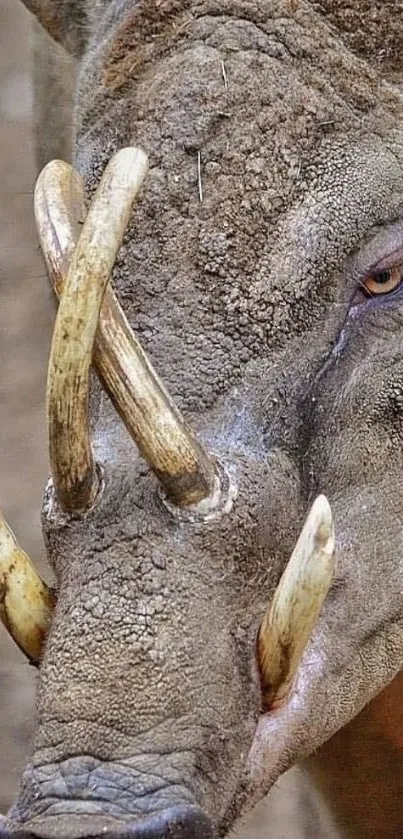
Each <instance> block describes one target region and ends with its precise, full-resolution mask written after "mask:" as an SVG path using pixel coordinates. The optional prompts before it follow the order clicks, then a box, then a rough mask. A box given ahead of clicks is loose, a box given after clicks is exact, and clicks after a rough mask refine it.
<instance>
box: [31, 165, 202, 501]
mask: <svg viewBox="0 0 403 839" xmlns="http://www.w3.org/2000/svg"><path fill="white" fill-rule="evenodd" d="M83 213H84V210H83V187H82V181H81V178H80V176H79V175H78V173H77V172H75V171H74V170H73V169H72V168H71V167H70V166H68V165H67V164H66V163H62V162H61V161H53V162H52V163H49V164H48V165H47V166H46V167H45V169H44V170H43V172H42V173H41V175H40V176H39V178H38V181H37V185H36V190H35V215H36V221H37V227H38V232H39V237H40V241H41V246H42V250H43V253H44V256H45V260H46V264H47V267H48V271H49V274H50V277H51V280H52V283H53V285H54V288H55V290H56V292H57V294H58V295H60V294H61V291H62V289H63V283H64V278H65V276H66V273H67V270H68V266H69V262H70V260H71V258H72V255H73V253H74V249H75V246H76V243H77V241H78V239H79V235H80V227H79V221H80V220H82V218H83V217H84V216H83ZM107 226H108V220H106V228H107ZM63 296H64V295H63ZM94 363H95V366H96V368H97V371H98V373H99V375H100V378H101V380H102V382H103V385H104V387H105V389H106V390H107V392H108V394H109V396H110V398H111V399H112V401H113V404H114V405H115V408H116V410H117V411H118V413H119V415H120V416H121V418H122V420H123V421H124V423H125V424H126V427H127V428H128V431H129V432H130V434H131V436H132V437H133V439H134V440H135V442H136V443H137V445H138V447H139V449H140V451H141V453H142V455H143V457H144V458H145V459H146V460H147V462H148V463H149V465H150V466H151V468H152V469H153V470H154V472H155V473H156V475H157V477H158V478H159V480H160V481H161V483H162V484H163V486H164V489H165V491H166V493H167V495H168V497H169V498H171V500H172V501H174V502H175V503H176V504H179V505H181V506H186V505H189V504H196V503H198V502H199V501H201V500H202V499H204V498H208V497H209V496H211V495H212V493H213V491H214V489H215V487H216V482H217V476H216V471H215V467H214V463H213V461H212V460H211V458H210V457H209V456H208V454H207V453H206V452H205V451H204V450H203V448H202V447H201V445H200V444H199V442H198V441H197V439H196V438H195V436H194V435H193V433H192V432H191V430H190V428H189V427H188V426H187V424H186V422H185V420H184V419H183V417H182V416H181V414H180V412H179V411H178V409H177V408H176V406H175V404H174V402H173V401H172V400H171V398H170V396H169V394H168V393H167V391H166V390H165V388H164V385H163V384H162V382H161V380H160V379H159V377H158V376H157V374H156V372H155V370H154V369H153V367H152V365H151V364H150V362H149V360H148V358H147V356H146V355H145V353H144V352H143V350H142V348H141V345H140V344H139V342H138V341H137V339H136V337H135V335H134V334H133V332H132V330H131V327H130V325H129V323H128V321H127V319H126V317H125V315H124V313H123V311H122V309H121V307H120V306H119V303H118V301H117V299H116V297H115V294H114V292H113V290H112V288H111V287H110V285H109V286H108V287H107V289H106V293H105V296H104V299H103V303H102V308H101V313H100V318H99V324H98V330H97V334H96V339H95V347H94Z"/></svg>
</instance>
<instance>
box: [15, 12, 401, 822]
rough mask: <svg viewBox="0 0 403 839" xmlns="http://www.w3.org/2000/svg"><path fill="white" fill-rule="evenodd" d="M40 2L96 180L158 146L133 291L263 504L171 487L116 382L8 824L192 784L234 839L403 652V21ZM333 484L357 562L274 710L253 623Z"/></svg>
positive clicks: (345, 549)
mask: <svg viewBox="0 0 403 839" xmlns="http://www.w3.org/2000/svg"><path fill="white" fill-rule="evenodd" d="M25 5H27V7H28V8H29V9H30V10H31V11H33V12H34V13H35V14H36V16H37V17H38V19H39V21H40V23H42V25H43V26H44V27H45V28H46V29H47V30H48V32H49V33H50V35H51V36H52V37H53V38H55V39H56V40H57V41H58V42H59V43H61V44H62V46H63V47H64V48H65V49H66V50H67V51H68V52H69V53H70V55H72V56H74V57H75V59H76V61H77V67H78V77H77V83H76V87H75V94H74V103H75V104H74V143H73V160H74V165H75V166H76V167H77V169H78V170H79V171H80V172H81V174H82V175H83V177H84V180H85V186H86V193H87V198H88V199H89V198H90V197H91V196H92V194H93V193H94V190H95V188H96V186H97V184H98V182H99V178H100V176H101V174H102V172H103V170H104V167H105V165H106V163H107V162H108V160H109V159H110V157H111V156H112V155H113V154H114V152H116V151H117V150H118V149H119V148H121V147H123V146H125V145H139V146H141V147H142V148H144V150H145V151H146V152H147V155H148V156H149V160H150V171H149V175H148V177H147V179H146V182H145V184H144V186H143V188H142V191H141V193H140V196H139V199H138V201H137V203H136V205H135V208H134V211H133V213H132V217H131V221H130V224H129V228H128V230H127V233H126V236H125V239H124V243H123V246H122V248H121V250H120V252H119V255H118V258H117V261H116V265H115V268H114V271H113V275H112V282H113V286H114V289H115V291H116V293H117V295H118V298H119V300H120V302H121V305H122V306H123V308H124V310H125V313H126V315H127V317H128V319H129V321H130V323H131V325H132V327H133V329H134V330H135V332H136V335H137V336H138V337H139V339H140V340H141V342H142V345H143V347H144V349H145V350H146V352H147V353H148V354H149V356H150V358H151V360H152V363H153V364H154V366H155V368H156V369H157V371H158V373H159V375H160V376H161V378H162V380H163V381H164V382H165V384H166V386H167V387H168V389H169V392H170V393H171V395H172V397H173V398H174V399H175V401H176V403H177V405H178V407H179V408H180V410H181V411H182V412H183V414H184V415H185V416H186V418H187V419H188V421H189V422H190V424H191V425H192V427H193V428H194V429H195V430H196V431H197V433H198V434H199V437H200V439H201V440H202V442H203V444H204V446H205V447H206V448H207V449H208V450H209V451H210V452H211V453H212V454H213V455H214V456H215V457H216V458H217V459H218V460H219V461H220V463H221V464H222V465H223V468H224V469H225V471H226V473H227V475H228V479H229V480H230V481H231V482H232V483H233V485H236V488H237V497H236V501H235V503H234V504H233V506H232V509H231V511H230V512H229V513H226V514H224V515H221V516H219V517H217V518H216V519H213V520H211V521H204V520H202V519H199V518H197V516H192V515H187V514H185V513H184V512H181V511H180V510H179V509H178V510H173V509H172V508H171V507H170V506H168V505H167V504H166V503H164V499H163V497H162V493H161V491H160V488H159V486H158V483H157V480H156V478H155V477H154V476H153V474H152V473H150V470H149V469H148V467H147V466H146V464H145V463H144V461H143V460H142V459H141V458H140V456H139V455H138V452H137V451H136V448H135V446H134V444H133V442H132V440H131V439H130V438H129V436H128V434H127V432H126V431H125V428H124V426H123V424H122V423H121V421H120V420H119V418H118V417H117V416H116V414H115V413H114V411H113V408H112V407H111V405H110V403H109V401H108V399H107V397H106V395H105V394H103V393H102V391H101V390H100V387H99V385H98V384H97V383H95V382H94V387H93V391H92V396H91V400H92V401H91V406H92V407H91V410H92V419H93V447H94V454H95V457H96V459H97V461H98V463H99V464H100V465H101V468H102V471H103V480H104V484H103V491H102V493H101V495H100V497H99V498H98V501H97V503H96V504H95V506H94V508H93V509H92V510H91V511H90V512H89V513H87V515H86V516H84V517H69V516H67V515H65V514H63V513H62V512H61V511H60V510H59V509H58V506H57V503H56V502H55V499H54V497H53V494H52V490H51V489H49V488H48V491H47V494H46V497H45V503H44V511H43V530H44V537H45V544H46V550H47V555H48V558H49V562H50V564H51V566H52V567H53V569H54V571H55V573H56V578H57V580H58V601H57V606H56V609H55V614H54V619H53V622H52V626H51V629H50V633H49V637H48V641H47V645H46V648H45V651H44V655H43V660H42V663H41V666H40V673H39V684H38V700H37V726H36V732H35V737H34V741H33V744H32V750H31V757H30V761H29V764H28V766H27V769H26V771H25V773H24V776H23V779H22V784H21V792H20V795H19V797H18V799H17V801H16V802H15V805H14V807H13V808H12V810H11V811H10V813H9V814H8V817H7V821H6V822H5V825H6V826H7V829H8V831H9V832H10V833H11V835H17V836H21V837H23V836H35V837H43V839H45V837H46V839H52V837H55V839H57V837H64V839H78V837H81V836H83V837H84V836H90V835H91V836H92V835H98V834H99V835H102V832H101V831H103V830H106V831H109V833H108V834H107V835H111V836H112V835H115V834H114V833H113V831H114V830H115V829H116V830H117V829H118V827H119V826H120V825H122V824H126V825H129V824H132V823H133V820H134V821H135V820H139V819H140V818H145V817H146V816H153V817H154V816H155V814H157V815H158V814H159V813H160V812H162V811H164V809H166V808H169V807H171V806H175V805H178V804H179V805H180V806H183V807H185V806H188V807H192V808H193V807H194V808H201V810H202V811H203V813H205V814H206V815H207V817H208V819H209V820H210V821H211V825H212V827H211V831H212V834H211V835H214V836H224V835H226V833H227V832H228V830H229V828H230V827H231V826H232V825H233V824H234V822H235V821H236V820H237V819H238V817H239V816H240V815H242V814H243V813H244V812H246V811H247V810H248V809H250V808H251V807H252V806H253V805H254V804H255V803H256V802H257V801H258V800H259V799H261V798H262V797H263V795H264V794H265V793H266V792H267V791H268V790H269V789H270V787H271V785H272V784H273V783H274V781H275V780H276V779H277V778H278V777H279V775H280V774H281V773H282V772H284V771H285V770H286V769H288V768H289V767H290V766H292V765H293V764H294V763H295V762H297V761H300V760H303V759H304V758H306V757H307V756H309V755H311V754H312V753H313V752H315V751H316V750H317V749H318V748H319V747H320V746H321V745H322V744H323V743H324V742H325V741H326V740H328V739H329V738H331V737H332V735H334V734H335V732H336V731H338V730H339V729H340V728H342V727H343V726H346V725H347V724H348V723H349V722H350V720H352V719H353V718H354V717H355V716H356V715H357V714H358V713H359V712H360V711H361V709H362V708H363V707H364V706H365V705H366V704H367V703H368V702H369V701H370V700H372V699H373V698H374V697H375V696H376V695H377V694H378V693H379V692H380V691H381V690H382V689H383V688H384V687H385V686H386V685H388V684H389V683H390V682H391V681H392V680H393V678H394V677H395V675H396V674H397V673H398V671H399V670H400V668H401V663H402V656H403V607H402V583H403V564H402V548H403V543H402V540H403V537H402V533H403V503H402V502H403V486H402V477H401V476H402V474H403V455H402V451H403V447H402V434H403V426H402V412H403V354H402V326H403V290H402V291H401V292H400V291H399V288H398V289H397V290H396V292H395V293H393V294H390V295H381V296H379V297H376V298H375V297H373V298H366V297H365V296H364V295H363V294H362V291H360V289H361V287H362V281H363V279H364V278H365V277H366V276H367V275H368V274H370V273H371V271H373V269H374V266H376V265H377V264H378V263H381V261H382V260H385V259H386V258H389V257H391V256H393V254H395V257H393V258H394V259H395V262H393V259H392V264H393V265H394V264H396V263H399V259H400V261H402V257H401V255H399V248H400V250H401V251H402V253H403V98H402V94H401V92H400V87H399V83H400V80H401V77H400V73H401V54H402V53H401V46H402V34H403V23H402V22H401V20H400V21H399V20H398V16H397V14H396V15H395V14H394V12H393V9H391V10H389V11H387V10H385V8H383V7H384V6H386V4H381V3H375V4H370V5H371V7H372V5H374V6H375V7H376V8H375V10H373V11H374V16H371V15H369V14H368V8H367V7H368V3H365V2H362V3H361V2H354V3H353V2H351V3H343V4H341V3H330V2H329V3H326V2H325V3H323V2H322V3H321V4H320V6H319V4H314V3H308V2H302V0H301V1H300V2H296V3H292V2H288V0H282V1H281V0H279V2H266V0H195V2H187V0H161V2H155V0H153V2H151V0H144V2H141V1H140V2H133V1H132V2H124V0H112V2H106V0H98V2H95V0H93V1H92V2H91V1H90V0H88V2H84V0H83V2H79V0H78V1H76V2H74V0H65V2H63V0H59V2H50V0H31V2H26V4H25ZM392 6H393V4H388V8H389V7H392ZM375 11H376V15H375ZM400 18H401V15H400ZM382 33H383V34H382ZM384 44H386V46H384ZM383 49H384V50H385V53H384V54H382V53H381V51H382V50H383ZM47 130H48V131H49V126H48V127H47ZM60 147H61V148H62V146H60ZM53 148H54V147H52V153H54V151H53ZM199 160H200V166H199V163H198V162H199ZM42 162H44V160H43V157H42ZM198 166H199V168H200V179H201V184H202V195H203V200H202V201H200V183H198V178H199V174H198ZM318 493H325V494H326V496H327V497H328V499H329V501H330V503H331V506H332V510H333V516H334V524H335V532H336V559H337V562H336V576H335V580H334V583H333V586H332V589H331V592H330V594H329V596H328V599H327V601H326V604H325V607H324V609H323V612H322V614H321V617H320V619H319V622H318V625H317V627H316V629H315V631H314V634H313V636H312V639H311V642H310V643H309V645H308V648H307V650H306V652H305V655H304V658H303V661H302V665H301V667H300V670H299V674H298V678H297V681H296V684H295V686H294V690H293V692H292V694H291V696H290V697H289V699H288V701H287V702H285V703H283V704H282V705H281V707H279V708H277V709H276V710H273V711H271V712H268V713H267V712H266V711H265V709H262V704H261V686H260V679H259V672H258V666H257V661H256V654H255V651H256V637H257V631H258V628H259V624H260V621H261V618H262V615H263V613H264V611H265V609H266V606H267V603H268V602H269V601H270V599H271V597H272V595H273V593H274V591H275V588H276V585H277V583H278V580H279V578H280V575H281V573H282V571H283V569H284V567H285V565H286V563H287V561H288V559H289V557H290V555H291V552H292V549H293V547H294V544H295V541H296V539H297V537H298V534H299V532H300V529H301V526H302V524H303V521H304V519H305V516H306V513H307V511H308V509H309V507H310V505H311V503H312V501H313V500H314V498H315V497H316V495H318ZM386 739H387V738H386ZM376 748H378V746H376ZM322 754H325V752H323V753H322ZM319 763H320V761H319ZM325 763H326V758H324V759H323V761H322V767H320V766H319V768H321V769H323V766H324V764H325ZM325 768H327V767H325ZM315 771H316V770H315ZM318 771H319V769H318ZM335 771H336V770H335ZM339 777H340V776H339ZM324 786H326V784H325V785H324ZM400 807H401V805H400ZM395 819H396V824H397V825H399V823H401V822H402V812H401V809H400V811H397V814H395ZM399 820H400V822H399ZM4 829H5V828H4ZM357 830H358V828H357ZM24 831H25V832H24ZM97 831H98V832H97ZM213 832H214V833H213ZM0 835H2V834H1V828H0ZM5 835H6V834H5ZM116 835H118V834H116ZM122 835H123V834H122ZM155 835H157V834H155ZM158 835H161V836H163V835H165V834H164V833H160V834H158ZM174 835H175V834H174ZM178 835H179V834H178ZM186 835H189V836H191V835H192V834H190V833H189V834H186ZM205 835H206V836H207V835H208V834H207V832H206V834H205ZM352 835H354V836H355V835H357V836H359V837H361V835H362V834H361V833H360V832H357V833H353V834H352ZM363 835H364V834H363ZM365 835H367V834H365ZM372 835H375V834H372V833H370V832H368V836H372ZM377 835H379V834H377ZM394 835H396V836H397V835H398V833H396V834H393V836H394ZM391 836H392V834H391Z"/></svg>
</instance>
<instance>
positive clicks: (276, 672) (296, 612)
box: [258, 495, 335, 708]
mask: <svg viewBox="0 0 403 839" xmlns="http://www.w3.org/2000/svg"><path fill="white" fill-rule="evenodd" d="M334 564H335V558H334V530H333V520H332V513H331V509H330V505H329V502H328V501H327V499H326V498H325V496H324V495H320V496H319V497H318V498H317V499H316V501H315V502H314V504H313V505H312V508H311V510H310V512H309V514H308V517H307V519H306V521H305V524H304V526H303V528H302V531H301V535H300V537H299V539H298V542H297V544H296V546H295V548H294V551H293V553H292V556H291V559H290V561H289V563H288V565H287V567H286V569H285V571H284V573H283V576H282V577H281V580H280V582H279V585H278V587H277V589H276V592H275V594H274V597H273V600H272V603H271V605H270V607H269V608H268V610H267V612H266V614H265V616H264V618H263V621H262V624H261V627H260V630H259V638H258V658H259V665H260V672H261V677H262V691H263V699H264V704H265V707H266V708H268V707H270V706H272V705H273V704H274V703H276V704H278V703H280V702H282V701H283V700H284V699H285V698H286V697H287V695H288V694H289V692H290V690H291V688H292V685H293V682H294V679H295V676H296V673H297V670H298V667H299V664H300V661H301V658H302V656H303V653H304V650H305V647H306V645H307V643H308V641H309V638H310V636H311V634H312V631H313V628H314V626H315V624H316V622H317V619H318V617H319V613H320V611H321V609H322V606H323V603H324V601H325V599H326V597H327V594H328V592H329V588H330V586H331V583H332V579H333V573H334Z"/></svg>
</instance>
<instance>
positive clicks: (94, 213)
mask: <svg viewBox="0 0 403 839" xmlns="http://www.w3.org/2000/svg"><path fill="white" fill-rule="evenodd" d="M146 171H147V158H146V155H145V154H144V152H142V151H141V150H139V149H122V150H121V151H120V152H118V153H117V154H116V155H115V157H114V158H113V159H112V160H111V161H110V163H109V164H108V166H107V167H106V169H105V172H104V174H103V176H102V178H101V181H100V184H99V186H98V189H97V191H96V194H95V197H94V199H93V201H92V204H91V207H90V209H89V212H88V215H87V218H86V221H85V222H84V225H83V228H82V232H81V236H80V238H79V241H78V244H77V247H76V249H75V251H74V253H73V256H72V259H71V262H70V265H69V268H68V271H67V276H66V281H65V285H64V290H63V295H62V298H61V302H60V306H59V311H58V314H57V317H56V323H55V329H54V333H53V341H52V347H51V353H50V360H49V369H48V386H47V413H48V428H49V448H50V462H51V470H52V475H53V482H54V486H55V490H56V493H57V496H58V499H59V502H60V504H61V506H62V508H63V509H64V510H66V511H68V512H83V511H85V510H86V509H88V507H90V506H91V504H92V503H93V502H94V499H95V496H96V492H97V489H98V477H97V472H96V468H95V463H94V459H93V455H92V450H91V441H90V432H89V416H88V400H89V377H90V366H91V361H92V352H93V344H94V339H95V333H96V330H97V326H98V319H99V313H100V309H101V305H102V300H103V296H104V293H105V289H106V286H107V283H108V281H109V277H110V274H111V272H112V268H113V265H114V262H115V259H116V255H117V252H118V250H119V247H120V245H121V242H122V238H123V235H124V232H125V229H126V226H127V224H128V220H129V214H130V209H131V206H132V203H133V200H134V198H135V196H136V195H137V193H138V191H139V189H140V187H141V184H142V182H143V180H144V177H145V174H146ZM71 183H73V181H71ZM53 207H54V202H53V200H52V197H51V198H50V199H49V205H48V212H49V210H50V211H51V210H52V209H53ZM64 232H66V231H64ZM56 238H57V237H56ZM67 241H68V242H69V239H68V237H67ZM70 241H71V240H70Z"/></svg>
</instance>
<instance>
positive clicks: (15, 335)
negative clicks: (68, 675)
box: [0, 0, 336, 839]
mask: <svg viewBox="0 0 403 839" xmlns="http://www.w3.org/2000/svg"><path fill="white" fill-rule="evenodd" d="M30 61H31V56H30V43H29V16H28V14H27V13H26V12H25V11H24V9H23V7H22V6H20V4H19V3H16V2H15V0H1V8H0V505H1V506H2V509H3V512H4V514H5V516H6V518H7V519H8V521H9V523H10V525H11V527H12V528H13V530H14V531H15V533H16V534H17V536H18V540H19V543H20V544H21V546H22V547H23V548H24V549H25V550H26V551H27V552H28V553H29V554H30V555H31V556H32V557H33V558H35V560H36V562H37V563H38V565H39V568H40V570H41V571H42V573H44V574H45V576H46V577H47V579H48V580H49V578H50V572H49V569H48V568H47V567H46V565H44V563H43V561H42V550H43V548H42V537H41V531H40V508H41V499H42V489H43V486H44V483H45V481H46V478H47V474H48V462H47V451H46V439H45V421H44V417H45V408H44V404H45V381H46V366H47V358H48V351H49V343H50V336H51V328H52V323H53V316H54V304H53V300H52V293H51V291H50V289H49V284H48V280H47V277H46V276H45V272H44V267H43V263H42V260H41V257H40V254H39V251H38V244H37V237H36V232H35V227H34V220H33V194H32V192H33V185H34V180H35V165H34V155H33V137H32V123H31V108H32V90H31V77H30ZM35 680H36V672H35V670H34V668H32V667H30V666H29V665H28V663H27V662H26V661H25V660H24V659H23V657H22V655H21V653H20V652H19V650H18V649H17V648H16V647H15V645H14V644H13V643H12V641H11V640H10V639H9V638H8V637H7V635H6V633H5V632H4V631H3V628H2V627H0V811H1V812H2V813H4V812H5V811H6V810H7V809H8V807H9V806H10V803H11V801H12V799H13V797H14V796H15V795H16V793H17V790H18V783H19V777H20V773H21V771H22V769H23V766H24V762H25V760H26V756H27V750H28V743H29V738H30V735H31V732H32V728H33V715H34V700H35ZM268 836H271V837H275V839H306V837H308V836H309V837H312V836H317V837H318V839H319V837H320V839H336V834H335V833H333V831H332V830H331V829H330V828H328V827H327V821H326V818H325V816H324V815H323V813H320V812H319V809H318V803H317V802H316V800H312V799H311V797H310V796H308V793H307V790H306V781H305V780H304V777H303V776H302V774H301V773H298V772H295V771H294V772H292V773H289V775H288V776H286V777H285V778H283V779H281V781H280V783H279V784H278V785H276V788H275V790H274V791H273V793H272V795H271V796H270V798H269V802H268V803H267V802H263V803H262V804H261V805H260V806H259V807H258V808H256V811H255V812H254V813H253V814H252V816H251V817H250V818H249V819H248V821H247V823H246V824H245V826H244V827H243V828H242V829H239V830H238V831H237V832H236V834H234V836H233V839H266V837H268Z"/></svg>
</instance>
